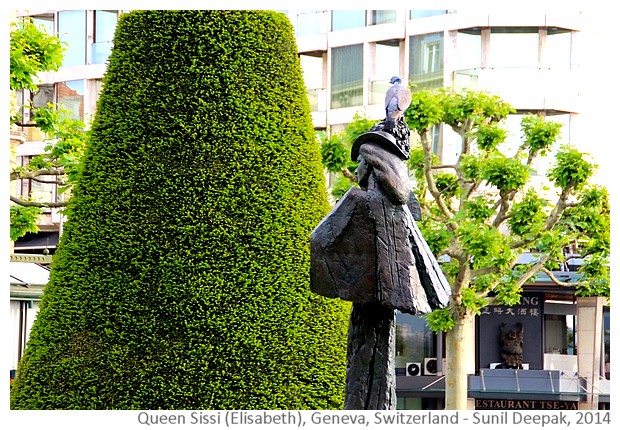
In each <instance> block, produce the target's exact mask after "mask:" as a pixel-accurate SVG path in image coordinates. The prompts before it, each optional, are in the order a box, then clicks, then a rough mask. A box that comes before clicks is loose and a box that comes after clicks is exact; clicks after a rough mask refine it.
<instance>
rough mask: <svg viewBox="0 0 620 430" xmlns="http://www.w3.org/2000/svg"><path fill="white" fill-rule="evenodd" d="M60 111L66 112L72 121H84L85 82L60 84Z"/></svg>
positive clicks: (58, 87) (58, 85)
mask: <svg viewBox="0 0 620 430" xmlns="http://www.w3.org/2000/svg"><path fill="white" fill-rule="evenodd" d="M57 91H58V109H59V110H62V111H66V114H67V115H68V116H69V118H71V119H75V120H81V121H83V120H84V81H83V80H82V79H80V80H77V81H67V82H59V83H58V84H57Z"/></svg>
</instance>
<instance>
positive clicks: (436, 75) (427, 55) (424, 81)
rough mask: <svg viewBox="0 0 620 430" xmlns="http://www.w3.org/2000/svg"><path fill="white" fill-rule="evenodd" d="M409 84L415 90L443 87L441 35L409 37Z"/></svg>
mask: <svg viewBox="0 0 620 430" xmlns="http://www.w3.org/2000/svg"><path fill="white" fill-rule="evenodd" d="M409 46H410V52H409V82H410V83H411V84H414V85H416V88H417V89H424V88H440V87H442V86H443V64H444V60H443V33H432V34H424V35H421V36H411V38H410V45H409Z"/></svg>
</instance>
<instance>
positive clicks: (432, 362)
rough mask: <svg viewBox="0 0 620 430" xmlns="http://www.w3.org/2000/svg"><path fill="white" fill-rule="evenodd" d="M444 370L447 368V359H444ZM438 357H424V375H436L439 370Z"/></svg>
mask: <svg viewBox="0 0 620 430" xmlns="http://www.w3.org/2000/svg"><path fill="white" fill-rule="evenodd" d="M442 365H443V366H442V372H445V369H446V359H445V358H444V359H442ZM438 370H439V369H438V366H437V359H436V358H435V357H426V358H425V359H424V369H423V371H424V375H428V376H435V375H437V371H438Z"/></svg>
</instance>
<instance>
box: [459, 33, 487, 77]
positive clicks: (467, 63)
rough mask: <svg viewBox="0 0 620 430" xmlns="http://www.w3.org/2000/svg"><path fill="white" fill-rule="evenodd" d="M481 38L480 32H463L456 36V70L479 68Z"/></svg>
mask: <svg viewBox="0 0 620 430" xmlns="http://www.w3.org/2000/svg"><path fill="white" fill-rule="evenodd" d="M481 60H482V37H481V35H480V30H477V31H476V30H473V29H468V30H463V31H459V32H458V33H457V35H456V61H457V66H456V68H457V70H465V69H475V68H478V67H480V66H481Z"/></svg>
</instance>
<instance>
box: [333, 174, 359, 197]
mask: <svg viewBox="0 0 620 430" xmlns="http://www.w3.org/2000/svg"><path fill="white" fill-rule="evenodd" d="M355 186H357V184H353V183H352V182H351V180H350V179H347V178H345V177H344V176H342V175H338V176H336V177H335V178H334V180H333V181H332V183H331V195H332V196H333V197H334V198H335V199H336V200H338V199H340V198H341V197H342V196H344V195H345V194H346V192H347V191H349V189H350V188H351V187H355Z"/></svg>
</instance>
